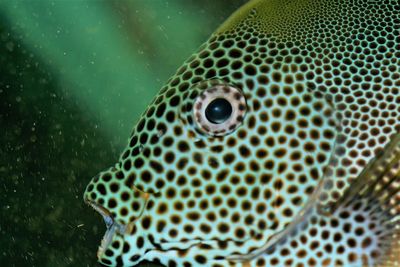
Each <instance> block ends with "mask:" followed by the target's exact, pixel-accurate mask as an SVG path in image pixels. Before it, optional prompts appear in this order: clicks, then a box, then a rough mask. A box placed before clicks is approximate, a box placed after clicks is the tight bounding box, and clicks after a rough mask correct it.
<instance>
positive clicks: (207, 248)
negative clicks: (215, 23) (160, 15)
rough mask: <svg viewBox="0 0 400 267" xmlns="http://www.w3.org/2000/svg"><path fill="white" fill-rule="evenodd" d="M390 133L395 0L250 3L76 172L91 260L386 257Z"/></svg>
mask: <svg viewBox="0 0 400 267" xmlns="http://www.w3.org/2000/svg"><path fill="white" fill-rule="evenodd" d="M399 132H400V6H399V2H398V1H388V2H383V1H382V2H381V1H376V2H375V1H368V0H359V1H356V0H354V1H353V0H352V1H350V0H338V1H332V0H312V1H311V0H308V1H307V0H292V1H289V0H255V1H251V2H250V3H248V4H247V5H245V6H243V7H242V8H241V9H239V10H238V11H237V12H236V13H235V14H233V15H232V17H231V18H229V19H228V20H227V22H225V23H224V24H223V25H222V26H221V27H220V28H219V29H218V30H217V31H216V32H215V33H214V34H213V35H212V36H211V38H210V39H209V40H208V41H207V42H206V43H205V44H203V45H202V46H201V47H200V49H199V51H198V52H196V53H195V54H194V55H193V56H191V57H190V58H189V59H188V60H187V61H186V62H185V63H184V64H183V66H182V67H181V68H180V69H179V70H178V71H177V72H176V74H175V75H174V76H172V77H171V78H170V79H169V81H168V82H167V83H166V85H165V86H164V87H163V88H162V89H161V91H160V92H159V94H158V95H157V96H156V97H155V99H154V101H153V102H152V103H151V104H150V105H149V106H148V108H147V110H146V111H145V112H144V113H143V115H142V117H141V119H140V120H139V122H138V123H137V125H136V126H135V128H134V130H133V133H132V135H131V138H130V142H129V145H128V146H127V147H126V149H125V151H124V152H123V153H122V156H121V158H120V160H119V162H118V163H117V164H116V165H115V167H113V168H110V169H109V170H107V171H104V172H101V173H100V174H99V175H97V176H96V177H95V178H94V179H93V180H92V181H91V182H90V184H89V185H88V187H87V189H86V192H85V194H84V199H85V201H86V202H87V203H89V204H90V205H91V206H93V207H94V208H95V209H96V210H97V211H99V212H100V213H101V214H102V215H103V216H104V218H105V220H106V223H107V225H108V231H107V233H106V235H105V237H104V239H103V242H102V244H101V247H100V249H99V252H98V258H99V261H100V262H101V263H103V264H105V265H110V266H134V265H136V264H138V263H139V262H141V261H143V260H147V261H153V262H158V263H161V264H163V265H166V266H200V265H202V266H230V265H234V266H236V265H238V266H241V265H243V266H338V265H343V266H372V265H378V264H382V265H384V264H388V266H395V265H396V264H399V262H398V259H397V258H396V257H398V247H399V244H398V238H396V237H398V236H397V234H398V227H399V224H398V219H399V212H400V204H399V194H398V190H399V183H400V178H399V177H400V175H399V173H398V165H399V164H398V162H399V156H398V154H399V153H400V152H399V150H400V148H399V147H400V143H399V141H398V139H399V138H398V133H399ZM396 134H397V136H396ZM382 162H383V163H382ZM396 167H397V169H396ZM365 185H367V187H368V189H369V190H367V191H366V190H365ZM363 186H364V187H363ZM363 188H364V189H363ZM352 189H353V191H352ZM354 190H356V191H354Z"/></svg>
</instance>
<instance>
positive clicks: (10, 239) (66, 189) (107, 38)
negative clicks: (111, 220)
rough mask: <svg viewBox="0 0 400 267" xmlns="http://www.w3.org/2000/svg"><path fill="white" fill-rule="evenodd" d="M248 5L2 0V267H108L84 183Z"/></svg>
mask: <svg viewBox="0 0 400 267" xmlns="http://www.w3.org/2000/svg"><path fill="white" fill-rule="evenodd" d="M244 2H246V1H245V0H173V1H172V0H168V1H166V0H131V1H128V0H55V1H48V0H0V131H1V135H0V179H1V180H0V266H99V265H98V264H97V263H96V258H95V254H96V250H97V246H98V245H99V242H100V240H101V238H102V235H103V234H104V231H105V225H104V223H103V222H102V220H101V218H100V216H99V215H97V214H96V213H95V212H94V211H92V210H91V209H90V208H89V207H88V206H86V205H85V204H84V203H83V202H82V193H83V191H84V188H85V186H86V184H87V183H88V182H89V180H90V178H91V177H92V176H94V175H95V174H96V173H97V172H99V171H100V170H102V169H105V168H106V167H108V166H111V165H113V164H114V162H116V160H117V158H118V156H119V153H120V151H121V150H122V148H123V147H124V146H125V144H126V143H127V138H128V136H129V133H130V130H131V129H132V127H133V125H134V123H135V122H136V120H137V119H138V116H139V115H140V113H141V112H142V111H143V110H144V109H145V107H146V105H147V103H149V102H150V101H151V99H152V97H153V96H154V95H155V94H156V92H157V91H158V90H159V89H160V87H161V86H162V84H163V83H164V82H165V81H166V80H167V78H168V77H169V76H170V75H171V74H173V73H174V71H175V70H176V69H177V68H178V67H179V65H180V64H181V63H182V62H183V61H184V60H185V59H186V58H187V57H188V56H189V55H190V54H191V53H192V52H194V51H195V50H196V48H197V47H198V46H199V45H200V44H201V43H202V42H204V41H205V40H206V39H207V38H208V36H209V35H210V34H211V33H212V32H213V31H214V30H215V29H216V28H217V27H218V26H219V25H220V24H221V23H222V22H223V21H224V20H225V19H226V18H227V17H228V16H229V15H230V14H231V13H232V12H233V11H234V10H236V9H237V8H238V7H239V6H240V5H241V4H243V3H244Z"/></svg>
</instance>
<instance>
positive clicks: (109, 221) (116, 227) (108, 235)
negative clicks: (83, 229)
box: [86, 200, 127, 259]
mask: <svg viewBox="0 0 400 267" xmlns="http://www.w3.org/2000/svg"><path fill="white" fill-rule="evenodd" d="M86 203H87V204H89V205H90V206H91V207H92V208H93V209H94V210H95V211H97V212H98V213H100V215H101V216H103V219H104V222H105V224H106V227H107V230H106V232H105V234H104V236H103V239H102V240H101V243H100V246H99V249H98V250H97V258H98V259H100V258H101V257H102V256H103V254H104V252H105V251H106V249H107V248H108V247H109V246H110V244H111V242H112V240H113V238H114V236H115V235H116V234H120V235H123V234H125V232H126V229H127V226H126V225H125V224H123V223H121V222H117V221H116V220H115V219H114V217H113V216H112V214H111V212H110V211H109V210H107V209H106V208H104V207H103V206H101V205H99V204H97V203H94V202H92V201H89V200H87V201H86Z"/></svg>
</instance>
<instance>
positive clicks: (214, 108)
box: [205, 98, 232, 124]
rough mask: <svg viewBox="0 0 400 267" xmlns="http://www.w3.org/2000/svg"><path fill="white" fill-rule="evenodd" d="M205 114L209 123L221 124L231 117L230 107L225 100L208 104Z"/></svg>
mask: <svg viewBox="0 0 400 267" xmlns="http://www.w3.org/2000/svg"><path fill="white" fill-rule="evenodd" d="M205 114H206V118H207V120H208V121H209V122H211V123H214V124H221V123H224V122H225V121H226V120H228V119H229V117H230V116H231V115H232V105H231V103H229V101H228V100H226V99H225V98H217V99H214V100H213V101H211V103H210V104H208V106H207V108H206V112H205Z"/></svg>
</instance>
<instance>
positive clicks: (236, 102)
mask: <svg viewBox="0 0 400 267" xmlns="http://www.w3.org/2000/svg"><path fill="white" fill-rule="evenodd" d="M210 109H211V113H210ZM246 110H247V106H246V100H245V97H244V95H243V93H242V92H241V91H240V90H239V89H237V88H235V87H233V86H232V85H227V84H217V85H213V86H211V87H210V88H208V89H205V90H204V91H202V92H201V94H200V95H199V96H198V97H197V98H196V100H195V103H194V105H193V117H194V120H195V122H196V125H197V127H198V128H199V129H200V130H201V131H202V132H203V133H206V134H208V135H212V136H224V135H227V134H229V133H231V132H233V131H234V130H236V128H237V127H239V126H240V125H241V124H242V122H243V119H244V115H245V113H246ZM227 113H229V114H227ZM213 115H216V116H213ZM210 117H213V119H212V118H210Z"/></svg>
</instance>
